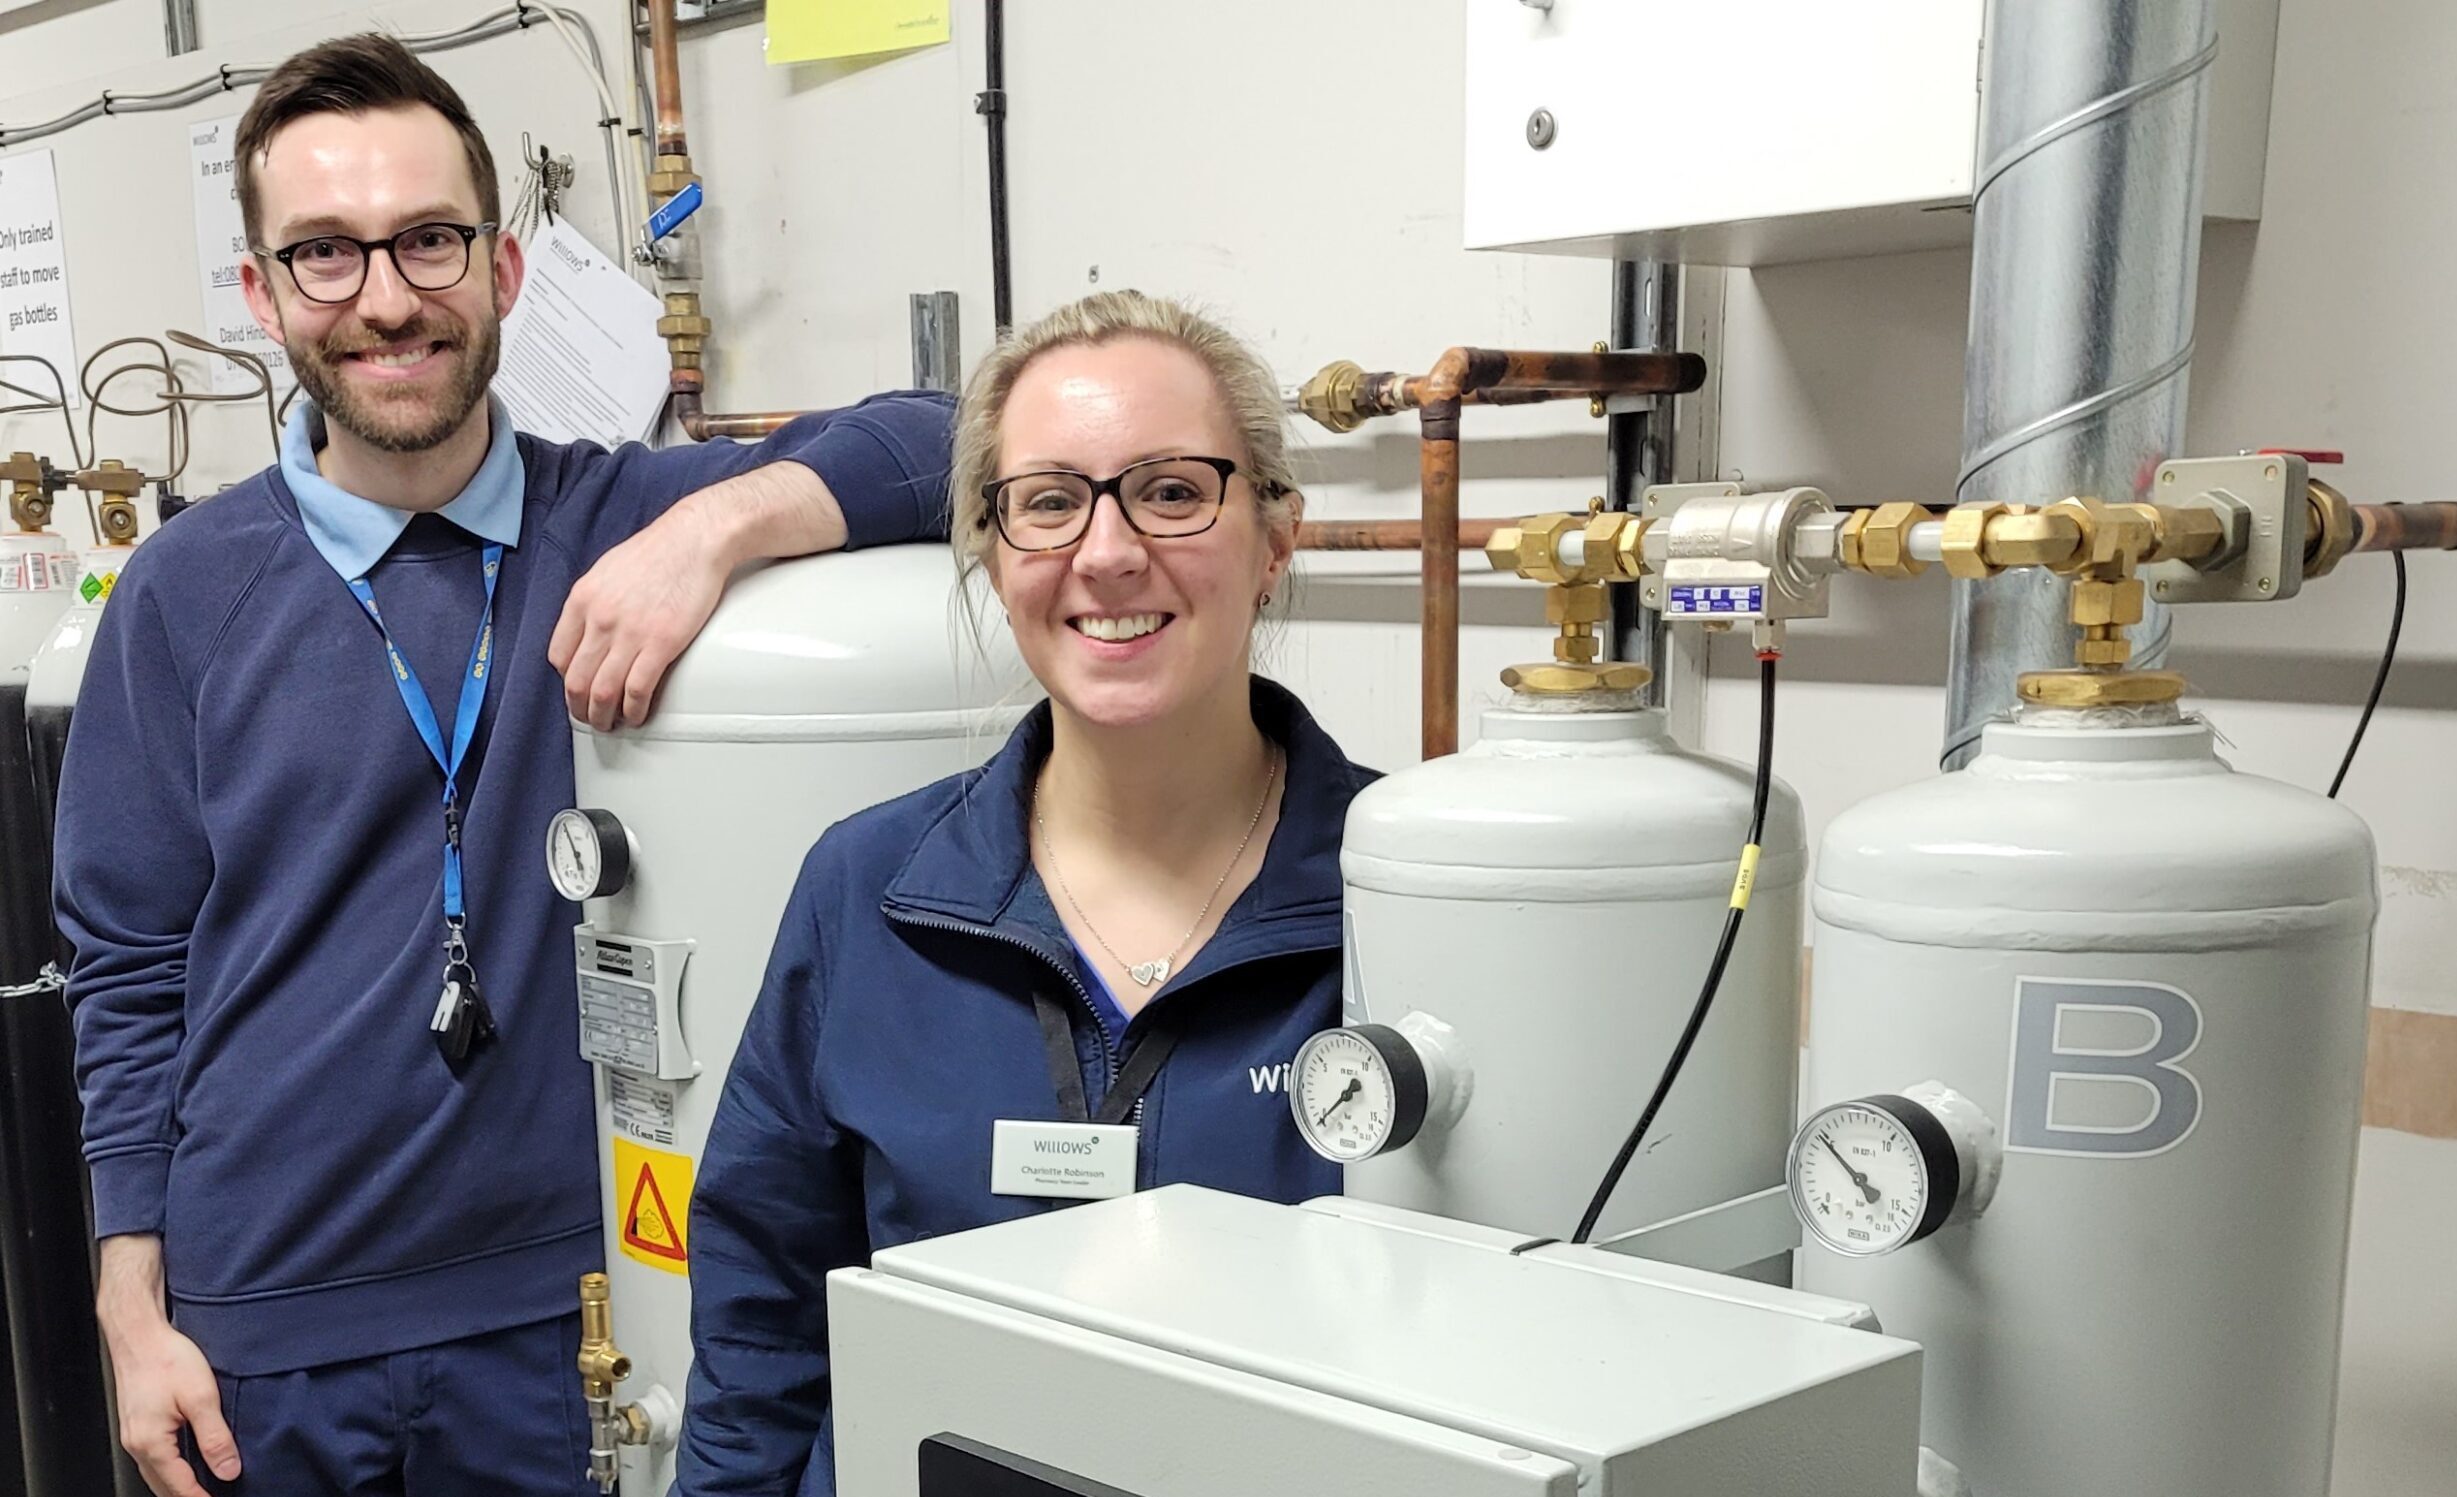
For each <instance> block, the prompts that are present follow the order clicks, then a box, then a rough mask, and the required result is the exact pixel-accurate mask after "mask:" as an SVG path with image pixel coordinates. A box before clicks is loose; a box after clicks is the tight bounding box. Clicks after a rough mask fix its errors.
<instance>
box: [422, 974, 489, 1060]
mask: <svg viewBox="0 0 2457 1497" xmlns="http://www.w3.org/2000/svg"><path fill="white" fill-rule="evenodd" d="M429 1027H430V1028H432V1029H433V1030H434V1031H435V1049H436V1051H437V1053H439V1054H441V1055H442V1056H443V1058H444V1064H446V1065H448V1066H450V1067H451V1068H452V1069H453V1072H454V1073H455V1074H458V1073H459V1071H460V1069H461V1067H462V1065H463V1064H464V1063H466V1062H467V1061H468V1059H469V1056H470V1054H471V1052H472V1051H474V1050H475V1049H477V1047H478V1046H479V1045H481V1044H482V1043H484V1042H485V1041H487V1040H490V1039H493V1038H494V1036H495V1016H494V1014H493V1012H492V1011H490V1010H489V1009H488V1008H487V1006H486V999H485V997H484V996H483V995H482V994H480V993H479V991H478V974H477V973H475V972H473V971H471V970H470V968H469V966H468V964H467V963H465V962H455V963H454V964H453V965H452V967H451V969H450V970H449V971H448V972H446V973H445V975H444V992H443V996H442V997H441V998H440V999H438V1000H437V1002H436V1004H435V1017H434V1019H433V1021H432V1023H431V1024H430V1026H429Z"/></svg>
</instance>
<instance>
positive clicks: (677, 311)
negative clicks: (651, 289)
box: [657, 291, 716, 354]
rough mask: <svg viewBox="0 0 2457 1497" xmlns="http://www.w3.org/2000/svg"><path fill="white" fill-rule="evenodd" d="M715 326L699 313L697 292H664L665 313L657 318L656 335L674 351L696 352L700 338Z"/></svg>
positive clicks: (698, 295) (704, 336)
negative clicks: (670, 345)
mask: <svg viewBox="0 0 2457 1497" xmlns="http://www.w3.org/2000/svg"><path fill="white" fill-rule="evenodd" d="M715 326H716V324H715V323H712V322H710V321H709V320H708V318H707V317H706V316H705V315H703V314H702V313H701V311H700V294H699V293H698V292H696V291H669V292H667V293H666V294H665V315H664V316H663V317H660V318H658V319H657V336H658V337H660V338H663V339H665V340H666V341H667V342H668V343H670V344H672V345H673V351H674V352H676V353H691V354H696V353H698V352H699V351H700V343H701V340H702V339H705V338H706V337H707V336H708V334H709V332H710V331H711V330H712V329H713V328H714V327H715Z"/></svg>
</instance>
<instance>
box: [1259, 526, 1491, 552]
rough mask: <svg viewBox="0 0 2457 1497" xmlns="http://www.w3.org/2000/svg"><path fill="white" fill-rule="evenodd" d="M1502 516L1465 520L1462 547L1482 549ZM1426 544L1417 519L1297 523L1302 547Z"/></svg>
mask: <svg viewBox="0 0 2457 1497" xmlns="http://www.w3.org/2000/svg"><path fill="white" fill-rule="evenodd" d="M1501 525H1502V522H1501V521H1499V520H1461V521H1460V522H1459V549H1460V550H1461V551H1481V550H1483V549H1484V546H1485V542H1487V541H1489V540H1491V539H1493V532H1494V531H1496V530H1498V529H1500V528H1501ZM1424 544H1425V537H1424V529H1423V527H1422V526H1420V525H1418V524H1417V523H1416V522H1415V521H1414V520H1308V521H1306V522H1305V523H1303V524H1301V525H1299V526H1298V527H1297V549H1298V550H1300V551H1414V550H1417V549H1419V548H1420V547H1422V546H1423V545H1424Z"/></svg>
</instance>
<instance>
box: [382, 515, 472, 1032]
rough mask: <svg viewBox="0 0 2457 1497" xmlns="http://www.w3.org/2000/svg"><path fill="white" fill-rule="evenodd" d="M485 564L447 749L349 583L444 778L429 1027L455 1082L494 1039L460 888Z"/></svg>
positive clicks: (421, 697)
mask: <svg viewBox="0 0 2457 1497" xmlns="http://www.w3.org/2000/svg"><path fill="white" fill-rule="evenodd" d="M482 565H483V566H484V567H485V570H486V611H485V612H484V613H482V614H480V615H479V616H478V637H477V639H476V640H474V641H473V642H472V643H471V645H470V647H469V668H468V670H467V671H465V672H463V673H462V676H461V694H460V701H459V703H458V705H457V706H456V707H455V709H454V711H453V714H452V741H451V743H450V745H449V746H447V745H446V744H445V742H444V734H443V728H442V726H441V725H440V724H439V723H437V722H436V720H435V708H434V706H433V705H432V704H431V703H429V702H428V700H427V693H426V688H425V687H424V686H423V685H421V684H420V683H419V680H418V673H417V672H416V671H414V670H412V669H410V663H409V658H408V657H407V656H405V655H403V654H402V653H401V646H400V644H399V642H398V641H396V640H395V639H394V638H393V637H392V630H391V628H390V627H389V626H388V625H386V624H385V622H384V615H383V613H382V612H381V611H380V610H378V609H377V607H376V606H375V589H374V588H373V587H371V586H369V585H368V583H367V579H366V578H364V577H360V578H358V579H356V580H355V581H353V582H351V584H350V592H351V595H352V596H354V597H356V598H357V599H358V603H359V606H360V607H361V608H364V609H365V610H366V611H367V617H368V618H370V619H372V620H373V621H374V622H375V627H376V629H377V630H378V631H379V632H380V633H381V634H382V635H383V636H384V654H385V658H386V659H387V661H388V662H389V663H390V664H391V666H392V679H393V685H394V686H395V687H397V688H399V690H400V692H401V704H402V705H403V706H404V707H406V708H408V709H409V716H410V726H411V727H413V728H415V729H417V730H418V741H419V742H421V743H423V744H425V745H426V750H427V755H428V757H430V758H432V759H433V760H434V761H435V767H436V768H438V769H440V770H442V771H443V776H444V794H443V809H444V901H443V903H444V985H443V994H442V996H441V997H439V998H438V999H436V1002H435V1010H434V1012H433V1014H432V1015H431V1016H429V1018H428V1020H427V1028H428V1029H429V1030H431V1031H432V1032H433V1033H434V1035H435V1049H436V1051H437V1053H438V1054H440V1055H442V1056H443V1058H444V1064H446V1065H447V1066H450V1067H451V1068H452V1072H453V1074H454V1075H456V1076H457V1075H459V1074H460V1073H461V1070H462V1068H463V1067H464V1066H465V1065H466V1064H467V1063H468V1061H469V1058H470V1057H471V1056H472V1055H473V1054H475V1053H476V1052H477V1051H478V1050H479V1049H481V1048H483V1047H484V1046H485V1044H486V1042H487V1041H489V1040H491V1039H493V1038H494V1037H495V1016H494V1013H493V1011H492V1010H490V1009H489V1008H488V1007H487V1006H486V998H485V996H484V995H483V994H481V993H480V992H479V991H478V971H477V968H475V967H474V966H472V965H470V961H469V935H468V933H469V911H468V906H467V903H466V901H465V899H464V897H463V890H462V887H461V789H460V779H461V765H462V763H463V761H465V760H466V759H467V758H468V757H469V744H470V740H471V739H472V738H474V737H476V736H477V731H478V715H479V713H480V712H482V711H483V710H485V706H486V677H487V672H488V671H489V670H490V669H491V668H492V666H493V663H494V653H495V580H496V578H497V577H498V576H499V575H500V574H501V573H502V571H503V547H502V545H500V544H499V543H492V542H490V543H489V544H488V545H487V547H486V550H485V552H484V553H483V557H482Z"/></svg>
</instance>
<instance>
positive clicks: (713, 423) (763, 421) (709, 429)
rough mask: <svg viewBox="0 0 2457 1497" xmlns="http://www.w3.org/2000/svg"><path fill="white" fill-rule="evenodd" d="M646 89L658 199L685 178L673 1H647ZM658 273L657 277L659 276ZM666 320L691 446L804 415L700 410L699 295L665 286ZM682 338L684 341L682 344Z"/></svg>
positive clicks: (679, 421)
mask: <svg viewBox="0 0 2457 1497" xmlns="http://www.w3.org/2000/svg"><path fill="white" fill-rule="evenodd" d="M647 3H648V54H649V84H650V91H651V92H652V93H653V94H654V95H655V96H656V115H657V120H656V156H657V169H656V170H655V171H653V172H651V173H650V176H649V188H650V192H651V194H652V195H653V196H655V197H657V198H660V199H663V198H666V197H669V196H671V195H672V194H673V193H675V192H678V191H681V190H682V189H683V187H684V186H685V185H687V184H688V183H689V182H690V181H691V180H692V178H691V177H690V175H689V173H690V156H691V149H690V147H689V145H688V144H686V143H685V140H684V135H683V104H682V68H681V58H680V50H679V47H678V45H677V40H676V39H677V36H678V34H679V33H678V29H677V27H676V24H675V15H674V4H675V0H647ZM663 274H664V273H663V272H662V271H661V272H660V276H661V277H662V276H663ZM667 289H668V290H669V292H670V293H671V294H669V295H668V296H667V297H666V299H665V300H666V316H665V318H664V319H662V320H661V321H660V322H659V324H658V331H659V332H660V333H661V334H662V335H663V336H665V337H666V339H667V340H668V342H667V347H668V349H669V350H671V357H672V359H673V361H674V371H673V375H672V377H671V381H670V384H669V388H670V389H671V390H672V392H673V394H672V401H673V404H672V409H673V412H674V421H675V424H676V425H678V426H680V427H681V428H682V429H683V434H684V435H685V436H688V437H689V438H690V439H691V440H692V441H694V442H707V441H714V440H717V439H719V438H737V437H764V436H766V435H768V434H769V433H770V432H773V431H775V430H776V429H777V428H779V427H781V426H783V425H784V424H785V423H786V422H788V421H791V420H793V419H794V418H795V417H796V416H801V415H806V414H808V413H807V412H804V411H739V412H728V413H725V414H722V415H720V414H717V413H715V412H712V411H710V410H708V409H707V408H706V405H705V403H704V400H703V396H702V390H703V387H704V383H705V376H704V375H703V374H702V372H701V371H702V368H703V361H704V360H705V359H706V357H707V353H706V345H707V341H708V340H709V338H710V337H711V336H713V334H714V329H713V328H712V327H711V326H710V325H709V323H708V321H707V318H706V315H705V314H704V313H703V312H702V311H701V310H700V305H699V294H698V292H697V291H696V290H695V289H692V288H690V287H689V286H688V285H687V283H671V282H669V283H667ZM686 338H687V339H688V340H689V341H688V342H684V341H682V340H683V339H686Z"/></svg>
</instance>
